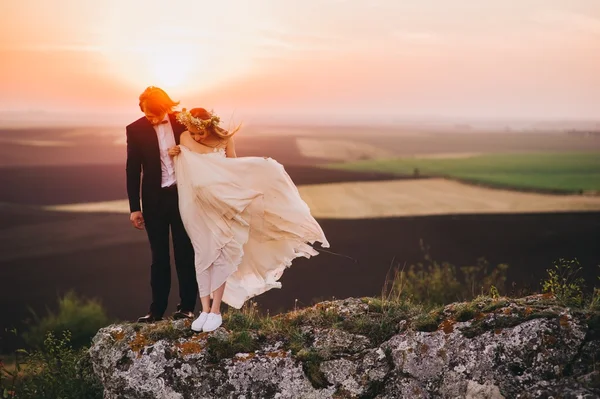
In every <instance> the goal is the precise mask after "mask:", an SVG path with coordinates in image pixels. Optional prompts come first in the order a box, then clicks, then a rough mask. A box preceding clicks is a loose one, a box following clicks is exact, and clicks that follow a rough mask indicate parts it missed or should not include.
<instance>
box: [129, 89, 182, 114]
mask: <svg viewBox="0 0 600 399" xmlns="http://www.w3.org/2000/svg"><path fill="white" fill-rule="evenodd" d="M139 105H140V109H141V110H142V112H144V108H145V109H146V110H148V111H150V112H152V113H153V114H155V115H160V114H162V113H164V112H172V111H173V108H175V107H176V106H177V105H179V101H173V100H171V97H169V95H168V94H167V93H166V92H165V91H164V90H163V89H161V88H158V87H156V86H149V87H147V88H146V90H144V92H143V93H142V94H140V104H139Z"/></svg>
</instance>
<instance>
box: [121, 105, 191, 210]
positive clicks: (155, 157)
mask: <svg viewBox="0 0 600 399" xmlns="http://www.w3.org/2000/svg"><path fill="white" fill-rule="evenodd" d="M169 119H170V121H171V126H172V127H173V134H174V135H175V143H176V144H179V138H180V137H181V133H183V132H184V131H185V130H186V128H185V126H183V125H182V124H180V123H179V122H178V121H177V119H176V114H169ZM126 131H127V165H126V168H125V169H126V172H127V195H128V196H129V209H130V211H131V212H136V211H140V210H141V207H140V183H141V192H142V197H141V199H142V207H143V209H144V212H153V211H156V210H157V208H158V195H159V192H160V189H161V180H162V170H161V162H160V150H159V147H158V137H157V135H156V131H155V130H154V127H153V126H152V124H150V122H148V120H147V119H146V118H145V117H142V118H140V119H138V120H137V121H135V122H133V123H132V124H130V125H128V126H127V129H126Z"/></svg>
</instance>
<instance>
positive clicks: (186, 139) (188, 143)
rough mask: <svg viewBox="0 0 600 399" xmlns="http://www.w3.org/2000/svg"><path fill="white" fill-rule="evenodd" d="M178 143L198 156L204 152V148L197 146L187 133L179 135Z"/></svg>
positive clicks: (200, 145)
mask: <svg viewBox="0 0 600 399" xmlns="http://www.w3.org/2000/svg"><path fill="white" fill-rule="evenodd" d="M179 143H180V144H181V145H183V146H185V147H187V148H188V149H189V150H190V151H193V152H197V153H200V154H203V153H205V152H206V150H204V148H203V147H204V146H203V145H202V144H198V143H197V142H196V141H195V140H194V139H193V138H192V136H190V132H188V131H185V132H183V133H181V136H180V138H179ZM203 150H204V151H203Z"/></svg>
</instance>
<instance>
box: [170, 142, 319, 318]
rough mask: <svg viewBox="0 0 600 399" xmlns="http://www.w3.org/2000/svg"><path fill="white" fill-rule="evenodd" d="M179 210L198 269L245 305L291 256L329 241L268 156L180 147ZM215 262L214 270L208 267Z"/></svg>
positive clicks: (271, 284) (274, 280) (273, 284)
mask: <svg viewBox="0 0 600 399" xmlns="http://www.w3.org/2000/svg"><path fill="white" fill-rule="evenodd" d="M175 173H176V176H177V188H178V191H179V211H180V213H181V219H182V220H183V224H184V226H185V229H186V231H187V233H188V235H189V237H190V239H191V241H192V244H193V246H194V250H195V256H196V258H195V263H196V275H197V276H199V275H200V274H201V273H203V272H204V273H207V272H208V271H210V286H211V287H210V290H211V291H212V290H215V289H216V288H218V287H219V286H220V285H221V284H223V282H227V285H226V286H225V293H224V295H223V301H224V302H225V303H227V304H228V305H230V306H233V307H235V308H238V309H239V308H240V307H242V305H243V304H244V302H245V301H246V300H248V299H249V298H252V297H254V296H256V295H259V294H261V293H263V292H265V291H267V290H270V289H271V288H280V287H281V283H280V282H279V281H278V280H279V278H280V277H281V275H282V274H283V271H284V270H285V268H286V267H288V266H290V265H291V263H292V260H293V259H295V258H297V257H300V256H303V257H307V258H309V257H311V256H314V255H317V254H318V252H317V251H316V250H315V249H314V248H312V246H311V245H309V244H313V243H314V242H316V241H319V242H321V245H322V247H324V248H327V247H329V243H328V242H327V239H326V238H325V235H324V234H323V230H322V229H321V227H320V226H319V224H318V223H317V221H316V220H315V219H314V218H313V217H312V216H311V214H310V209H309V208H308V205H306V203H305V202H304V201H303V200H302V198H300V194H299V193H298V189H297V188H296V186H295V185H294V183H293V182H292V180H291V179H290V177H289V176H288V174H287V172H286V171H285V170H284V168H283V166H282V165H281V164H279V163H278V162H276V161H275V160H273V159H270V158H266V159H265V158H259V157H242V158H226V156H225V151H224V150H218V151H215V152H213V153H208V154H199V153H195V152H192V151H191V150H189V149H188V148H186V147H185V146H183V145H182V146H181V153H180V154H179V155H178V156H177V157H176V158H175ZM209 268H211V269H209Z"/></svg>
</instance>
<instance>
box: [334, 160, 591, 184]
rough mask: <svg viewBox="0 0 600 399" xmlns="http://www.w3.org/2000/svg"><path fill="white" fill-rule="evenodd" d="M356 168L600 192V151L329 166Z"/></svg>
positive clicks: (480, 181) (382, 161) (361, 162)
mask: <svg viewBox="0 0 600 399" xmlns="http://www.w3.org/2000/svg"><path fill="white" fill-rule="evenodd" d="M326 167H327V168H336V169H344V170H354V171H377V172H385V173H394V174H399V175H412V174H413V173H414V170H415V169H419V173H420V174H421V175H423V176H444V177H450V178H454V179H460V180H463V181H468V182H473V183H480V184H486V185H491V186H498V187H509V188H515V189H530V190H548V191H563V192H580V191H600V153H597V152H596V153H552V154H549V153H531V154H503V155H497V154H490V155H481V156H474V157H471V158H432V159H431V158H430V159H427V158H421V159H419V158H398V159H387V160H386V159H382V160H368V161H357V162H350V163H339V164H329V165H326Z"/></svg>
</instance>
